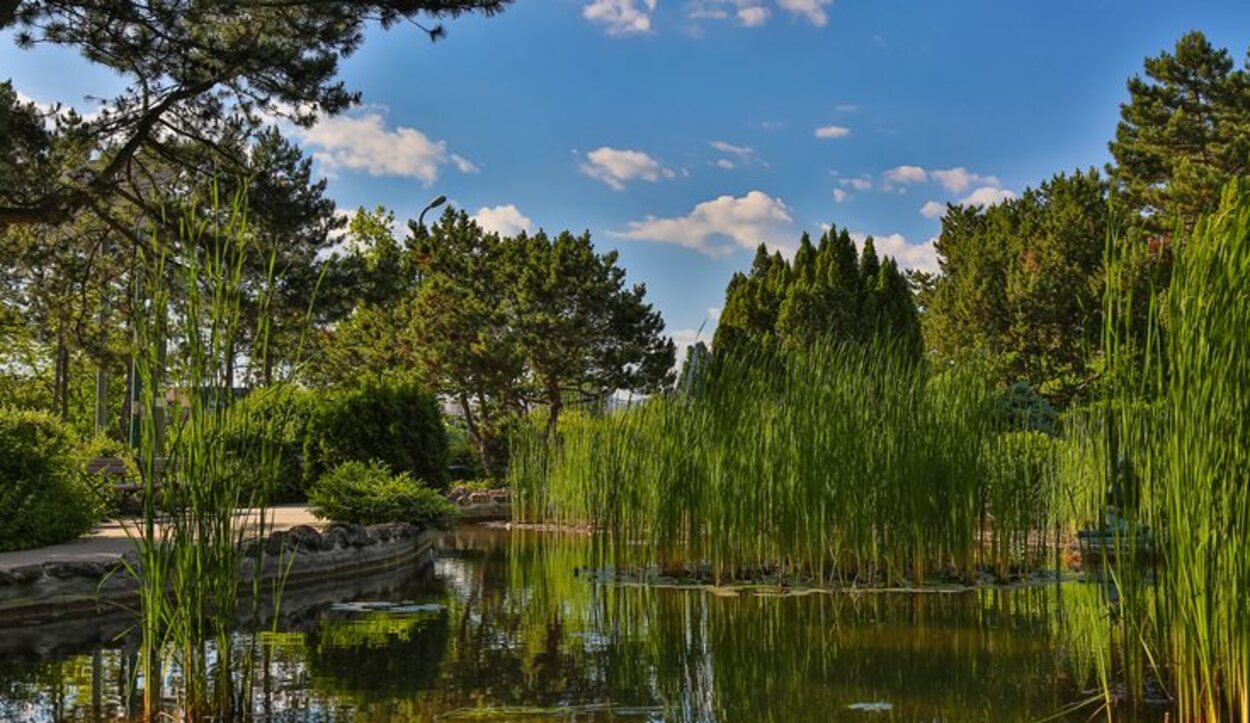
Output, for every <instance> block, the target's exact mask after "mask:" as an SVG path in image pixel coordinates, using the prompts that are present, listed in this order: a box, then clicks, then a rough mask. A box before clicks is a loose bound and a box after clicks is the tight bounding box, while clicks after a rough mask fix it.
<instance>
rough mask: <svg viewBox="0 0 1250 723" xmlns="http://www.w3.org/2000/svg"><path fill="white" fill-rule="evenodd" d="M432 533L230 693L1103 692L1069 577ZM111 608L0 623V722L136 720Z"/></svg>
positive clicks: (419, 703)
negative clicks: (783, 574)
mask: <svg viewBox="0 0 1250 723" xmlns="http://www.w3.org/2000/svg"><path fill="white" fill-rule="evenodd" d="M439 547H440V551H439V553H438V556H437V558H436V560H435V562H434V564H433V565H432V566H426V567H425V568H424V569H423V570H419V571H418V570H405V571H400V572H397V573H388V574H386V575H382V576H379V577H375V578H366V579H361V580H353V581H351V582H350V583H347V584H336V585H334V586H332V587H330V588H326V589H320V590H313V591H304V592H300V593H298V594H292V595H291V599H290V600H289V601H288V602H287V603H286V604H285V605H284V608H285V610H284V613H283V615H282V616H280V619H279V622H278V623H277V624H275V625H273V626H272V628H273V629H272V631H270V632H265V633H262V634H260V635H258V636H255V637H252V636H243V635H240V636H238V644H239V645H240V649H241V650H246V651H247V655H248V659H249V660H250V661H251V662H252V664H253V665H252V669H251V670H250V671H249V672H248V673H247V676H248V680H250V681H251V683H252V686H251V690H250V691H249V692H248V693H247V694H246V695H247V697H246V703H245V704H244V707H245V708H246V709H248V710H250V711H252V713H253V714H254V716H255V717H256V718H257V719H260V720H274V721H339V720H367V721H382V720H397V721H408V720H434V719H439V720H444V719H445V720H455V719H473V720H518V719H522V720H533V721H540V720H587V721H589V720H609V719H610V720H640V721H651V720H655V721H660V720H674V721H769V720H775V721H843V720H845V721H919V720H924V721H1031V720H1039V719H1043V718H1052V719H1054V720H1073V721H1078V720H1080V721H1083V720H1087V719H1089V717H1090V714H1091V713H1092V712H1094V710H1096V709H1097V704H1093V705H1092V706H1086V707H1083V708H1081V709H1080V710H1070V709H1071V707H1072V706H1073V705H1074V704H1076V703H1079V702H1081V701H1085V700H1088V699H1090V698H1091V697H1093V696H1096V695H1097V690H1098V684H1097V679H1098V678H1097V670H1098V666H1099V658H1098V652H1097V651H1098V648H1099V646H1100V645H1103V644H1105V640H1100V633H1099V630H1100V629H1101V628H1102V627H1105V626H1103V625H1100V621H1101V622H1104V623H1105V615H1106V614H1107V613H1106V611H1105V609H1103V608H1102V606H1101V604H1100V603H1098V601H1097V595H1096V593H1097V591H1096V590H1094V589H1093V588H1092V586H1090V585H1086V584H1082V583H1078V582H1068V583H1064V584H1063V585H1061V586H1055V585H1049V586H1039V587H1028V588H986V589H982V590H979V591H972V592H961V593H926V594H901V593H870V592H865V593H857V594H848V593H837V594H825V593H817V594H806V595H801V594H760V593H742V594H714V593H711V592H708V591H707V590H703V589H681V588H676V589H674V588H643V587H637V586H629V585H618V584H613V583H605V582H604V581H603V580H602V578H601V576H595V575H587V574H585V573H584V566H585V565H586V564H587V563H588V562H589V561H590V544H589V539H588V538H586V537H580V536H574V535H557V534H554V533H540V532H521V531H508V530H504V529H498V528H486V527H473V526H464V527H461V528H460V529H458V530H456V531H454V532H449V533H446V534H445V535H444V536H443V537H442V539H441V540H440V542H439ZM1081 621H1085V622H1084V624H1082V622H1081ZM126 625H127V624H126V622H125V620H124V619H118V620H114V621H103V622H100V621H96V622H94V623H92V624H91V626H89V627H87V628H81V626H56V628H57V629H56V630H40V629H33V630H31V629H27V630H23V631H20V634H19V633H13V634H10V633H9V631H0V719H3V720H21V721H26V720H29V721H57V720H84V721H94V720H115V719H118V718H122V719H125V718H128V717H133V712H134V711H137V710H139V707H138V706H139V701H140V698H139V696H138V695H137V693H136V691H135V690H134V688H135V684H134V682H133V678H134V676H133V675H131V674H130V671H132V670H134V668H135V663H136V656H135V646H134V644H133V642H131V641H130V639H129V637H128V636H127V635H126V634H125V633H126ZM80 628H81V629H80ZM176 674H177V671H167V673H166V678H167V681H168V680H169V679H171V678H172V677H173V676H176ZM1065 710H1066V711H1067V712H1066V713H1065ZM1155 713H1156V711H1145V712H1141V711H1138V712H1136V713H1134V712H1132V711H1124V712H1117V717H1124V718H1127V719H1132V720H1162V718H1163V716H1162V713H1161V712H1160V713H1159V714H1158V715H1155Z"/></svg>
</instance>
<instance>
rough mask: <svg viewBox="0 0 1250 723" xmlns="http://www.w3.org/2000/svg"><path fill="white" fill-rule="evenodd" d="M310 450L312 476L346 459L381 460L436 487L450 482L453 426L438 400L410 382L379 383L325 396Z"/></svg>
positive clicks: (311, 431)
mask: <svg viewBox="0 0 1250 723" xmlns="http://www.w3.org/2000/svg"><path fill="white" fill-rule="evenodd" d="M304 456H305V459H306V460H307V462H308V465H307V467H306V468H305V478H306V479H309V480H315V479H319V478H320V477H321V476H322V475H324V474H325V473H326V472H327V471H328V470H332V469H334V468H335V467H338V466H339V465H341V464H343V463H344V462H368V461H373V460H377V461H379V462H382V463H384V464H385V465H386V466H387V467H388V468H390V469H391V470H394V471H395V472H396V473H407V474H409V475H411V476H412V477H413V478H415V479H419V480H422V481H423V482H425V483H426V484H427V485H429V486H430V487H433V488H435V489H439V490H442V489H444V488H445V487H446V484H447V431H446V430H445V429H444V428H443V418H442V412H441V410H440V409H439V405H438V400H436V399H435V398H434V396H433V395H432V394H430V393H428V392H426V391H424V390H423V389H421V387H419V386H417V385H415V384H411V383H406V382H387V383H374V384H369V385H366V386H363V387H359V388H356V389H346V390H340V391H335V392H330V393H327V394H325V395H324V396H322V397H321V399H320V401H319V402H318V404H317V408H316V411H315V413H314V415H313V419H312V423H311V427H310V428H309V433H308V441H307V444H306V446H305V455H304Z"/></svg>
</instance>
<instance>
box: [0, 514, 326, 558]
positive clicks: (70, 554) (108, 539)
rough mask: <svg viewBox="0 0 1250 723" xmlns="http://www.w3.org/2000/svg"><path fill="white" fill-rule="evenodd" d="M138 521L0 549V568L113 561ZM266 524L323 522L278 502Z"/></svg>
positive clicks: (287, 525)
mask: <svg viewBox="0 0 1250 723" xmlns="http://www.w3.org/2000/svg"><path fill="white" fill-rule="evenodd" d="M239 515H240V516H244V515H246V516H247V517H248V521H249V522H255V521H256V515H255V511H253V510H240V512H239ZM139 524H142V520H136V519H123V520H109V521H107V522H105V523H104V524H102V525H100V527H98V528H97V529H96V530H95V531H94V532H92V533H90V534H88V535H84V536H82V537H80V538H78V539H77V540H74V541H73V542H66V543H64V544H60V545H50V546H48V547H37V548H35V549H33V550H21V551H19V552H0V570H5V569H9V568H14V567H22V566H25V565H37V564H42V563H45V562H71V561H79V560H81V561H91V562H95V561H108V560H115V559H117V558H119V557H121V556H122V555H124V554H126V552H128V551H129V550H130V546H131V541H130V539H131V538H130V536H131V535H133V534H135V533H136V532H137V528H136V525H139ZM269 524H270V526H271V527H272V529H274V530H287V529H290V528H292V527H295V526H296V525H312V526H314V527H322V526H324V525H325V524H326V523H325V521H324V520H320V519H318V518H316V517H314V516H313V514H312V513H311V512H309V511H308V508H307V507H304V506H302V505H280V506H277V507H273V508H270V510H269Z"/></svg>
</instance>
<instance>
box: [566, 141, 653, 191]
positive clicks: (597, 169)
mask: <svg viewBox="0 0 1250 723" xmlns="http://www.w3.org/2000/svg"><path fill="white" fill-rule="evenodd" d="M580 170H581V172H582V173H583V174H584V175H586V176H589V177H590V178H594V179H596V180H599V181H603V182H604V183H605V184H607V186H608V187H609V188H611V189H613V190H616V191H623V190H625V184H626V183H628V182H630V181H647V182H649V183H655V182H656V181H659V180H660V179H661V178H672V177H673V176H674V175H675V174H674V173H673V171H672V170H670V169H668V168H665V167H664V166H663V165H661V164H660V162H659V161H657V160H656V159H654V158H652V157H651V156H650V155H648V154H646V153H643V152H642V151H633V150H626V149H618V148H609V147H607V146H603V147H602V148H596V149H595V150H593V151H591V152H590V153H587V154H586V161H585V162H584V163H582V165H581V167H580Z"/></svg>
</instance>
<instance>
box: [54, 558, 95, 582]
mask: <svg viewBox="0 0 1250 723" xmlns="http://www.w3.org/2000/svg"><path fill="white" fill-rule="evenodd" d="M108 571H109V563H107V562H99V561H95V560H66V561H65V562H45V563H44V564H43V572H44V574H46V575H47V576H48V577H55V578H57V579H58V580H64V579H66V578H70V577H104V574H105V573H106V572H108Z"/></svg>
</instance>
